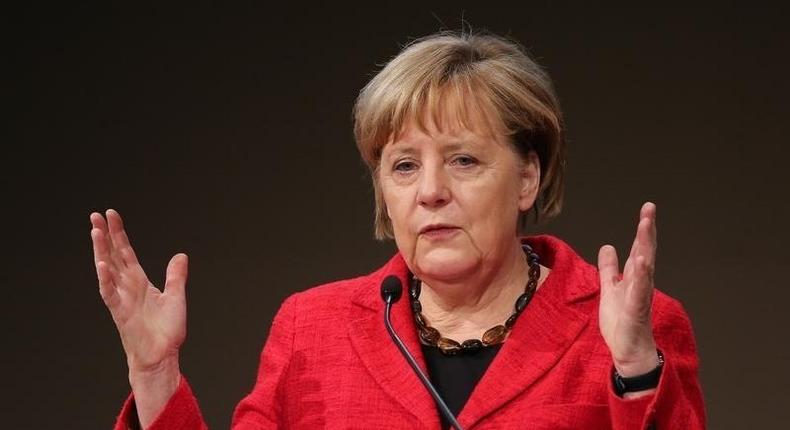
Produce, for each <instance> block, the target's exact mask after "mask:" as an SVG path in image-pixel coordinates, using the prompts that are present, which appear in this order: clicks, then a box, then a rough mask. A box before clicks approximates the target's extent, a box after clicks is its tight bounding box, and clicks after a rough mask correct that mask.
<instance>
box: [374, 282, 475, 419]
mask: <svg viewBox="0 0 790 430" xmlns="http://www.w3.org/2000/svg"><path fill="white" fill-rule="evenodd" d="M398 287H400V281H398ZM398 293H400V291H398ZM396 295H397V298H396V297H394V296H396ZM398 298H400V294H397V293H396V294H393V293H391V294H387V295H386V296H385V297H384V302H385V303H386V306H385V308H384V325H385V326H387V331H388V332H389V334H390V337H392V340H393V341H395V345H397V346H398V349H399V350H400V352H401V354H403V356H404V357H405V358H406V361H408V362H409V365H410V366H411V368H412V369H413V370H414V373H416V374H417V377H419V378H420V381H421V382H422V384H423V385H425V388H427V389H428V392H429V393H431V397H433V400H434V401H436V405H437V406H439V411H440V412H441V413H442V415H444V417H445V418H446V419H447V421H449V422H450V424H451V425H452V426H453V427H454V428H455V429H456V430H463V427H461V424H459V423H458V421H457V420H456V419H455V416H454V415H453V413H452V412H451V411H450V408H448V407H447V404H446V403H444V400H443V399H442V397H441V396H440V395H439V392H438V391H436V388H434V386H433V384H431V381H430V380H429V379H428V377H427V376H425V373H423V371H422V369H420V366H419V365H418V364H417V361H416V360H415V359H414V357H413V356H412V355H411V354H410V353H409V350H408V349H406V345H405V344H404V343H403V341H402V340H401V339H400V337H398V334H397V333H395V329H394V328H392V322H391V321H390V309H391V308H392V304H393V303H394V302H396V301H397V300H398Z"/></svg>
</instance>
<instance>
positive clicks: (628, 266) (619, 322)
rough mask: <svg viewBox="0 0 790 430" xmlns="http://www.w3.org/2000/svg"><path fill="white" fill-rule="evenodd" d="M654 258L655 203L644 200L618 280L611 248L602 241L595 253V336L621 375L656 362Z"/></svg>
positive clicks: (633, 373) (646, 368) (643, 370)
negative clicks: (597, 298)
mask: <svg viewBox="0 0 790 430" xmlns="http://www.w3.org/2000/svg"><path fill="white" fill-rule="evenodd" d="M655 262H656V205H655V204H653V203H649V202H648V203H645V204H644V205H642V209H641V211H640V213H639V225H638V226H637V229H636V237H635V238H634V243H633V245H632V246H631V253H630V254H629V255H628V259H627V260H626V262H625V267H624V268H623V274H622V279H621V278H620V269H619V264H618V262H617V252H616V251H615V249H614V247H613V246H611V245H604V246H603V247H601V250H600V251H599V253H598V271H599V273H600V277H601V302H600V321H599V323H600V329H601V335H603V338H604V341H606V344H607V345H608V346H609V351H610V352H611V353H612V359H613V360H614V365H615V368H616V369H617V371H618V373H620V375H622V376H625V377H629V376H636V375H641V374H644V373H647V372H649V371H651V370H652V369H653V368H655V367H656V365H657V364H658V355H657V353H656V344H655V340H654V339H653V326H652V320H651V305H652V302H653V274H654V273H655Z"/></svg>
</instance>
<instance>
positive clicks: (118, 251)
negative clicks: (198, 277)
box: [90, 209, 187, 428]
mask: <svg viewBox="0 0 790 430" xmlns="http://www.w3.org/2000/svg"><path fill="white" fill-rule="evenodd" d="M106 216H107V218H106V219H105V218H104V217H103V216H102V215H101V214H99V213H95V212H94V213H92V214H91V215H90V220H91V224H92V226H93V228H92V229H91V238H92V240H93V256H94V262H95V263H96V273H97V275H98V277H99V294H101V297H102V299H103V300H104V304H105V305H106V306H107V308H108V309H109V310H110V314H112V319H113V321H114V322H115V326H116V327H117V328H118V333H119V334H120V336H121V343H122V344H123V349H124V351H125V352H126V361H127V364H128V365H129V382H130V384H131V386H132V390H133V391H134V395H135V402H136V406H137V414H138V417H139V419H140V423H141V424H142V426H143V428H145V427H147V426H148V425H149V424H150V423H151V422H152V421H153V420H154V419H155V418H156V416H157V414H158V413H159V411H160V410H161V409H162V408H163V407H164V405H165V404H166V403H167V400H168V399H169V398H170V397H171V395H172V394H173V393H174V392H175V390H176V388H177V387H178V383H179V381H180V375H181V374H180V370H179V365H178V350H179V347H180V346H181V344H182V343H183V342H184V338H185V337H186V300H185V296H184V289H185V286H186V280H187V256H186V255H185V254H176V255H175V256H173V258H172V259H171V260H170V263H169V264H168V266H167V274H166V280H165V288H164V291H160V290H159V289H157V288H156V287H155V286H154V285H153V284H151V282H150V281H149V280H148V277H147V276H146V275H145V272H144V271H143V268H142V267H141V266H140V263H139V262H138V261H137V257H136V256H135V253H134V250H133V249H132V246H131V245H130V244H129V238H128V237H127V235H126V231H125V230H124V228H123V222H122V220H121V216H120V215H119V214H118V212H116V211H114V210H112V209H110V210H108V211H107V213H106Z"/></svg>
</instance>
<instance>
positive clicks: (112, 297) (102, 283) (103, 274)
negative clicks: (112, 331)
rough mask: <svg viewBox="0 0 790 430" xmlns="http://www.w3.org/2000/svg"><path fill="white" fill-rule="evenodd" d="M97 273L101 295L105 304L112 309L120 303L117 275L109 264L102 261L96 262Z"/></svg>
mask: <svg viewBox="0 0 790 430" xmlns="http://www.w3.org/2000/svg"><path fill="white" fill-rule="evenodd" d="M96 275H97V276H98V278H99V295H101V298H102V300H104V304H105V305H106V306H107V307H108V308H109V309H110V311H112V310H113V309H114V308H115V307H116V305H117V304H118V301H119V299H120V298H119V297H118V288H117V287H116V284H115V276H114V275H113V272H112V271H111V270H110V267H109V266H108V264H107V263H106V262H104V261H100V262H99V263H97V264H96Z"/></svg>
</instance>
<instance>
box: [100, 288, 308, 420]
mask: <svg viewBox="0 0 790 430" xmlns="http://www.w3.org/2000/svg"><path fill="white" fill-rule="evenodd" d="M296 296H297V295H293V296H291V297H290V298H288V299H287V300H286V301H285V302H284V303H283V305H282V306H281V307H280V310H279V311H278V312H277V315H276V316H275V317H274V321H273V322H272V327H271V330H270V332H269V338H268V340H267V341H266V345H265V346H264V348H263V352H262V353H261V362H260V366H259V370H258V377H257V382H256V384H255V387H254V388H253V390H252V392H251V393H250V394H249V395H247V397H245V398H244V399H243V400H242V401H241V402H240V403H239V404H238V406H237V407H236V411H235V413H234V414H233V421H232V426H231V427H232V429H233V430H264V429H267V430H268V429H277V428H281V427H282V426H281V425H280V418H281V414H282V406H281V396H282V393H281V389H280V387H281V385H282V383H283V381H284V380H285V379H286V378H285V375H286V373H287V371H288V363H289V357H290V355H291V349H292V347H293V338H294V333H295V330H294V318H295V315H296ZM139 428H140V427H139V422H138V420H137V411H136V409H135V405H134V396H132V395H130V396H129V398H128V399H127V400H126V403H125V404H124V406H123V409H122V410H121V413H120V415H119V416H118V419H117V420H116V423H115V427H114V430H137V429H139ZM172 429H182V430H207V429H208V426H206V423H205V421H204V420H203V417H202V415H201V413H200V407H199V406H198V403H197V399H196V398H195V396H194V394H193V393H192V390H191V388H190V387H189V384H188V383H187V380H186V378H185V377H183V376H182V377H181V383H180V384H179V386H178V389H177V390H176V392H175V393H174V394H173V396H172V397H171V398H170V400H169V401H168V402H167V405H165V407H164V409H162V412H160V413H159V415H158V416H157V418H156V419H155V420H154V422H153V423H151V426H150V427H148V428H147V429H146V430H172Z"/></svg>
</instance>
